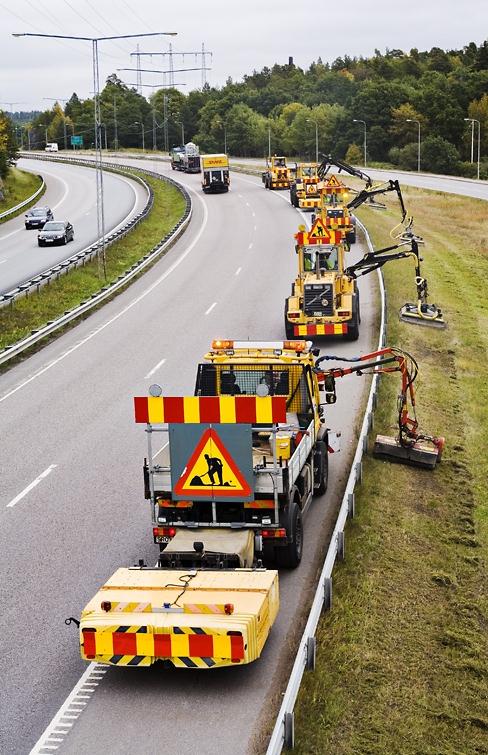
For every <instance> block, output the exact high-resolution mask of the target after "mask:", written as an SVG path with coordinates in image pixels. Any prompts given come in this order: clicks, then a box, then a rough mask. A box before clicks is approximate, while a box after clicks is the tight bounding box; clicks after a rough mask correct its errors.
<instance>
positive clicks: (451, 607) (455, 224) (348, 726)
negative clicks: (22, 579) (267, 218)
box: [296, 189, 488, 755]
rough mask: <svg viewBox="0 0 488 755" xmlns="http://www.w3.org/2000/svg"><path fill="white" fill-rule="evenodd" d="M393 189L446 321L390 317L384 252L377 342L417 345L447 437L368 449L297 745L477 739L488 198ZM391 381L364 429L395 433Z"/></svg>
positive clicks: (453, 746)
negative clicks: (392, 454) (407, 447)
mask: <svg viewBox="0 0 488 755" xmlns="http://www.w3.org/2000/svg"><path fill="white" fill-rule="evenodd" d="M404 194H405V197H406V200H407V206H408V207H409V211H410V212H411V213H412V214H413V216H414V217H415V220H416V223H415V228H416V231H417V233H419V234H421V235H423V236H424V237H425V239H426V242H427V243H426V246H425V250H423V256H424V259H425V262H424V265H423V273H424V275H425V276H426V277H427V278H428V280H429V286H430V291H431V300H432V301H435V302H436V303H437V304H438V305H439V306H441V307H442V309H443V311H444V313H445V317H446V320H447V321H448V323H449V327H448V330H445V331H436V330H429V329H427V328H422V327H414V326H409V325H407V324H405V323H401V322H400V321H399V320H398V318H397V311H398V309H399V307H400V306H401V304H403V303H404V302H406V301H412V300H413V299H414V298H415V286H414V280H413V270H411V269H410V268H411V267H413V263H411V262H410V261H400V262H394V263H392V264H390V265H389V266H387V267H386V268H385V279H386V289H387V292H388V303H389V315H390V317H389V326H388V343H389V344H392V345H397V346H400V347H402V348H405V349H406V350H407V351H410V352H412V353H413V355H414V356H416V357H417V358H418V361H419V364H420V379H419V380H418V388H417V399H418V414H419V419H420V423H421V426H422V428H423V429H424V430H425V431H426V432H427V433H431V434H439V435H445V436H446V441H447V444H446V450H445V453H444V458H443V461H442V463H441V464H440V465H438V467H437V469H436V470H435V471H434V472H429V471H425V470H421V469H415V468H412V467H405V466H400V465H394V464H390V463H389V462H385V461H380V460H376V459H373V458H372V457H366V458H365V463H364V477H363V483H362V485H361V486H360V487H359V488H358V489H357V504H358V505H357V511H358V515H357V518H356V519H355V520H353V521H352V522H350V523H349V525H348V529H347V534H346V542H347V561H346V562H345V563H344V564H341V565H339V566H338V567H337V568H336V571H335V572H334V608H333V610H332V612H331V613H330V614H328V615H326V616H325V617H324V618H323V620H322V621H321V623H320V627H319V631H318V665H317V671H316V672H315V673H314V674H307V675H306V676H305V678H304V682H303V685H302V688H301V692H300V696H299V701H298V704H297V709H296V731H297V745H298V746H297V752H299V753H334V755H340V754H342V753H371V754H373V753H374V755H387V754H388V755H390V754H392V753H402V755H403V754H405V755H409V754H410V753H412V755H413V753H415V754H419V753H425V754H431V755H434V754H435V755H441V753H442V754H444V753H445V755H447V754H448V753H449V755H454V753H463V754H464V753H466V754H467V753H487V752H488V707H487V701H488V653H487V625H488V621H487V618H488V616H487V614H488V611H487V599H486V557H487V551H488V506H487V500H488V495H487V493H488V483H487V472H488V469H487V467H488V458H487V454H486V450H485V449H486V447H487V442H488V437H487V436H488V422H487V418H488V417H487V413H488V409H487V407H488V382H487V380H486V375H485V364H486V356H487V350H488V349H487V346H488V328H487V325H488V322H487V319H488V318H487V310H488V305H487V301H486V284H485V281H486V277H487V274H488V254H487V239H488V220H487V213H486V203H484V202H482V201H481V200H475V199H465V198H462V197H458V196H454V195H448V194H442V193H439V192H426V191H419V190H415V189H408V190H405V192H404ZM361 215H362V220H363V221H364V222H365V223H366V225H367V227H368V229H369V230H370V233H371V235H372V239H373V242H374V244H375V247H376V248H378V247H379V246H386V245H387V244H388V243H389V241H391V239H390V237H389V235H388V231H389V229H390V228H391V226H392V225H393V224H394V223H393V215H392V214H391V213H390V212H387V213H383V214H382V213H377V212H376V213H375V211H374V210H371V209H367V210H363V211H362V213H361ZM409 266H410V268H409ZM346 380H347V378H344V380H343V381H341V383H340V384H339V385H338V395H339V398H338V400H339V401H340V400H341V393H342V396H343V400H344V399H346V400H347V386H346V385H345V381H346ZM398 389H399V384H398V378H397V379H395V377H394V376H392V377H387V376H385V377H384V378H383V379H382V384H381V388H380V396H379V408H378V411H377V413H376V418H375V419H376V431H377V432H383V433H386V434H392V429H393V428H394V426H395V407H396V396H397V394H398Z"/></svg>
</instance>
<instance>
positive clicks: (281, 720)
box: [266, 220, 386, 755]
mask: <svg viewBox="0 0 488 755" xmlns="http://www.w3.org/2000/svg"><path fill="white" fill-rule="evenodd" d="M357 223H358V225H359V226H360V227H361V229H362V230H363V232H364V234H365V237H366V242H367V245H368V248H369V250H370V251H373V246H372V243H371V239H370V237H369V234H368V232H367V230H366V228H365V227H364V225H363V224H362V223H361V222H360V221H359V220H357ZM378 279H379V286H380V297H381V323H380V335H379V342H378V348H379V349H381V348H383V346H384V345H385V343H386V295H385V287H384V283H383V275H382V273H381V271H380V270H378ZM378 385H379V375H374V376H373V380H372V383H371V388H370V391H369V396H368V403H367V406H366V410H365V413H364V418H363V423H362V426H361V432H360V434H359V439H358V443H357V446H356V452H355V454H354V459H353V462H352V465H351V471H350V473H349V477H348V480H347V484H346V489H345V491H344V496H343V498H342V502H341V506H340V508H339V513H338V515H337V520H336V523H335V526H334V531H333V532H332V537H331V540H330V545H329V548H328V551H327V554H326V556H325V561H324V564H323V567H322V571H321V574H320V578H319V583H318V586H317V590H316V592H315V596H314V599H313V603H312V607H311V609H310V613H309V615H308V619H307V623H306V626H305V629H304V632H303V634H302V638H301V640H300V644H299V646H298V651H297V654H296V657H295V662H294V664H293V668H292V671H291V674H290V677H289V680H288V685H287V687H286V691H285V694H284V697H283V701H282V703H281V707H280V710H279V713H278V716H277V718H276V722H275V726H274V729H273V733H272V735H271V739H270V741H269V745H268V749H267V751H266V755H279V754H280V753H281V751H282V750H283V748H284V747H285V748H286V749H293V747H294V740H295V732H294V712H293V709H294V707H295V702H296V699H297V696H298V691H299V689H300V684H301V681H302V677H303V674H304V671H306V670H310V671H311V670H313V669H314V668H315V652H316V639H315V632H316V630H317V625H318V623H319V620H320V617H321V615H322V612H323V611H328V610H330V609H331V608H332V570H333V568H334V564H335V562H336V560H337V559H340V560H344V557H345V536H344V528H345V526H346V522H347V519H348V517H353V516H354V506H355V499H354V490H355V487H356V485H358V484H359V483H360V482H361V479H362V458H363V454H365V453H366V449H367V441H368V433H369V431H370V430H371V428H372V426H373V413H374V410H375V408H376V401H377V391H378Z"/></svg>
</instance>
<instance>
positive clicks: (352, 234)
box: [318, 175, 356, 244]
mask: <svg viewBox="0 0 488 755" xmlns="http://www.w3.org/2000/svg"><path fill="white" fill-rule="evenodd" d="M349 197H350V190H349V188H348V187H347V186H345V185H344V184H343V183H342V181H339V179H338V178H337V176H335V175H332V176H330V177H329V178H328V179H327V180H326V181H324V182H322V183H321V190H320V201H319V203H318V206H319V212H318V214H319V215H320V218H321V219H322V222H323V223H324V225H325V227H326V228H329V229H331V230H333V231H342V232H343V233H344V237H345V240H346V242H347V243H348V244H354V243H355V242H356V218H355V217H354V215H353V214H352V212H350V211H349V209H348V207H347V202H348V200H349Z"/></svg>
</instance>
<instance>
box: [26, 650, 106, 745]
mask: <svg viewBox="0 0 488 755" xmlns="http://www.w3.org/2000/svg"><path fill="white" fill-rule="evenodd" d="M99 672H100V669H99V667H98V665H97V664H96V663H90V665H89V666H88V668H87V669H86V670H85V671H84V672H83V674H82V676H81V677H80V679H79V681H78V682H77V683H76V685H75V686H74V687H73V689H72V690H71V692H70V694H69V695H68V697H67V698H66V700H65V701H64V703H63V704H62V706H61V707H60V709H59V710H58V712H57V713H56V715H55V716H54V718H53V719H52V721H51V723H50V724H48V726H47V727H46V728H45V730H44V731H43V733H42V734H41V736H40V737H39V739H38V740H37V742H36V744H35V745H34V747H33V748H32V750H31V751H30V755H42V752H43V750H46V749H48V748H49V745H46V744H45V743H46V742H49V741H52V739H53V736H55V735H58V736H63V734H64V735H66V734H67V732H65V731H62V729H67V728H69V727H72V726H73V724H72V723H71V720H75V721H76V720H78V718H79V715H80V714H81V712H82V711H81V710H80V712H79V714H78V715H71V713H68V711H69V710H70V708H71V706H72V704H73V702H74V701H75V698H76V697H78V696H79V693H80V691H81V689H82V687H83V686H84V685H85V684H86V683H87V682H88V681H90V680H91V679H92V678H94V677H95V674H97V675H98V673H99ZM85 691H86V690H85ZM93 691H95V690H93ZM65 719H71V720H66V721H65Z"/></svg>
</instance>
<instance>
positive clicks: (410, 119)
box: [407, 118, 420, 173]
mask: <svg viewBox="0 0 488 755" xmlns="http://www.w3.org/2000/svg"><path fill="white" fill-rule="evenodd" d="M407 123H416V124H417V126H418V129H419V136H418V150H417V172H418V173H420V121H417V120H416V119H415V118H407Z"/></svg>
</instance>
